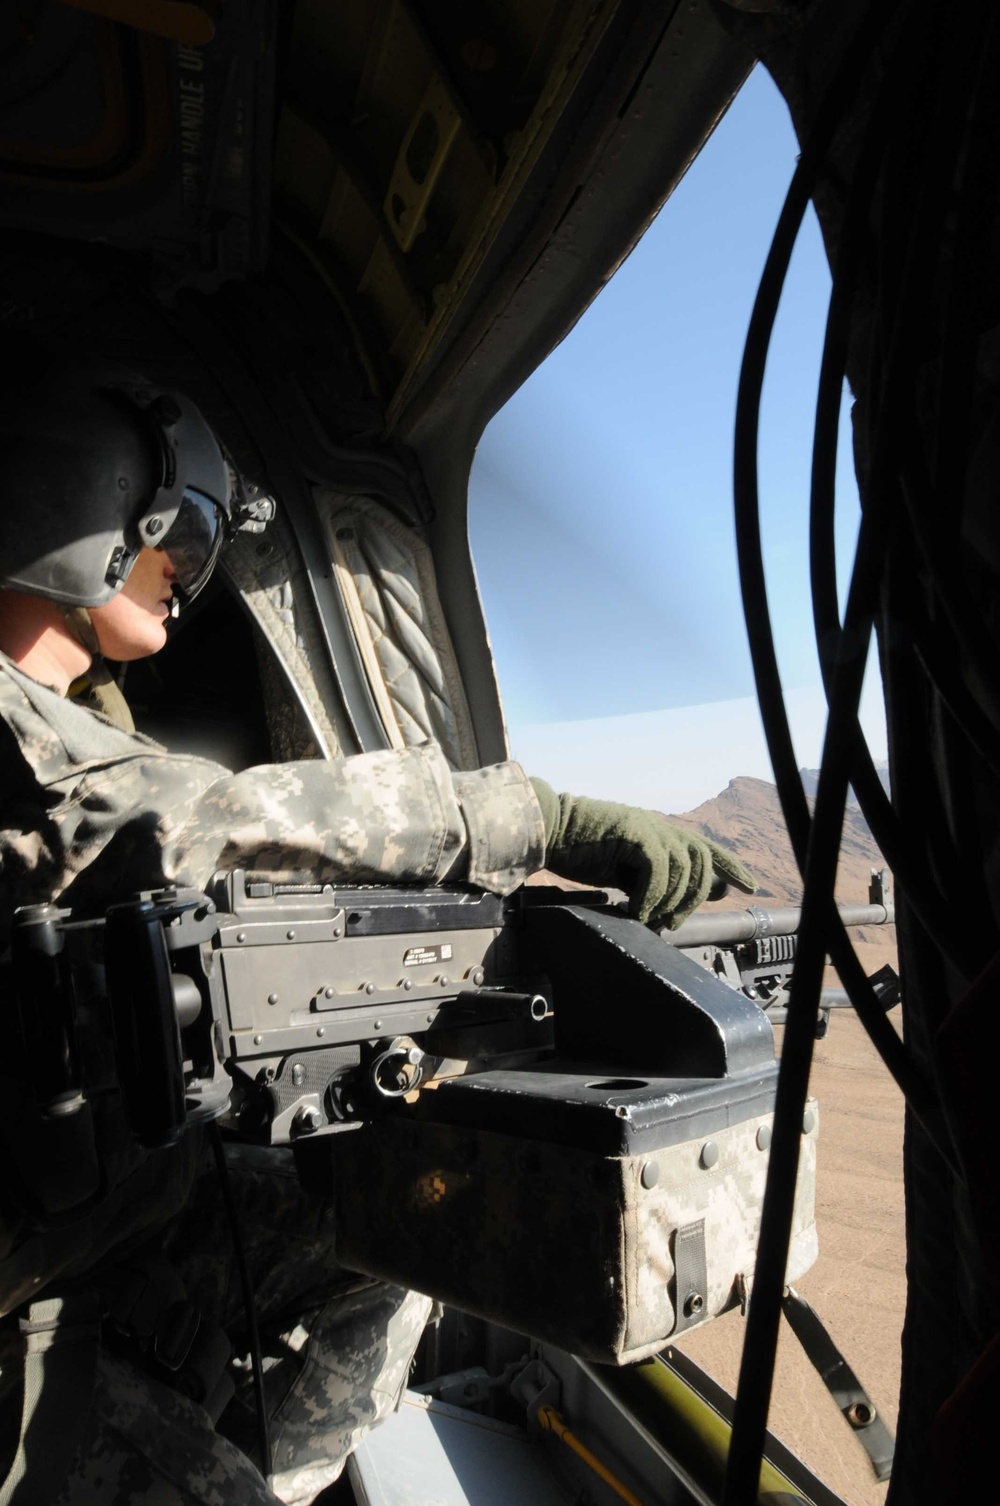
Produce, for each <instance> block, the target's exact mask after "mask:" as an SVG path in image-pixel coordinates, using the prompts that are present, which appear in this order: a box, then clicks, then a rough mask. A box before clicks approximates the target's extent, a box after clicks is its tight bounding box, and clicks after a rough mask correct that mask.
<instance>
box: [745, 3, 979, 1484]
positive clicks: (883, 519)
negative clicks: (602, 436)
mask: <svg viewBox="0 0 1000 1506" xmlns="http://www.w3.org/2000/svg"><path fill="white" fill-rule="evenodd" d="M939 35H940V33H939ZM903 40H904V42H905V43H906V44H908V45H909V46H912V45H914V34H913V32H911V31H907V32H905V33H904V38H903ZM916 40H917V42H919V40H920V34H919V33H917V37H916ZM951 41H952V46H953V50H954V48H955V45H956V44H955V41H954V33H953V34H952V38H951ZM954 72H955V75H957V74H958V73H959V72H960V70H959V69H957V68H956V69H955V71H954ZM838 77H839V75H838ZM950 82H951V83H952V85H953V86H954V76H953V77H952V79H951V80H950ZM966 87H967V80H966ZM952 123H953V120H946V121H945V122H944V123H943V128H942V129H941V130H939V131H938V133H937V134H933V133H932V134H931V141H930V151H929V156H930V159H931V164H932V170H928V167H929V164H926V163H922V164H921V165H920V172H919V176H920V177H923V178H924V181H925V188H924V192H923V193H922V194H921V195H920V196H919V199H918V201H917V209H916V213H915V214H913V215H911V216H910V218H909V223H908V227H907V228H908V231H909V235H908V246H907V255H906V260H905V263H904V272H903V278H902V287H901V290H900V294H899V297H898V303H897V306H896V308H895V309H894V314H895V317H894V318H893V319H892V321H891V323H892V333H891V338H890V340H889V342H888V351H889V359H888V364H887V370H886V374H885V380H884V384H883V387H882V397H883V401H882V403H881V405H880V410H879V413H878V416H877V424H876V426H875V431H874V432H875V443H874V446H873V449H872V454H873V463H872V470H871V477H870V489H869V491H868V494H867V495H866V505H865V511H864V513H863V516H862V523H861V530H860V535H859V542H858V550H857V556H856V561H855V570H854V574H853V577H852V584H851V591H850V595H849V598H848V605H847V612H846V613H845V624H844V631H843V633H842V634H841V635H840V638H839V640H838V651H837V655H836V660H835V663H834V669H833V676H832V684H831V697H830V723H829V726H828V729H827V736H826V741H825V746H824V756H823V763H822V766H821V773H820V785H819V790H818V793H817V801H816V810H815V816H814V820H813V823H812V831H811V840H810V841H809V843H808V851H807V857H806V890H805V895H804V899H803V916H802V929H801V931H800V938H799V948H798V954H797V962H796V971H795V975H794V978H793V984H792V994H793V997H792V1008H791V1009H790V1011H789V1021H788V1029H787V1031H786V1036H785V1043H784V1049H783V1053H782V1066H781V1074H780V1077H779V1084H778V1095H777V1102H776V1107H775V1123H774V1139H773V1141H772V1148H771V1157H770V1165H769V1169H768V1181H767V1195H766V1197H765V1205H764V1211H763V1216H762V1227H761V1235H760V1243H759V1249H758V1260H757V1268H756V1275H755V1282H754V1295H753V1300H752V1301H751V1305H750V1314H749V1319H748V1324H747V1335H746V1343H745V1345H744V1353H743V1360H742V1365H741V1370H740V1382H739V1391H738V1398H737V1409H736V1415H735V1419H734V1432H733V1440H732V1446H731V1449H730V1457H729V1467H728V1470H727V1477H726V1487H725V1493H724V1502H725V1506H744V1503H746V1502H748V1501H751V1500H752V1499H753V1498H754V1495H755V1491H756V1485H757V1474H758V1471H759V1464H760V1457H761V1451H762V1448H763V1441H764V1434H765V1430H766V1421H767V1410H768V1405H769V1399H770V1377H771V1375H772V1373H773V1364H774V1354H775V1347H776V1340H777V1326H778V1320H779V1318H780V1304H781V1293H782V1287H783V1274H784V1264H785V1259H786V1256H787V1246H788V1238H789V1234H790V1228H791V1211H792V1201H793V1197H794V1189H795V1181H796V1174H797V1166H798V1141H799V1125H800V1120H801V1112H802V1107H803V1105H804V1102H805V1096H806V1092H807V1088H808V1073H809V1065H810V1061H811V1055H812V1044H813V1034H814V1024H815V1015H816V1009H817V1007H818V999H819V992H820V987H821V982H822V972H823V965H824V960H825V955H826V949H827V939H828V937H829V936H830V934H831V933H830V924H831V921H830V910H831V907H832V890H833V881H834V878H835V872H836V863H837V856H838V853H839V847H840V837H841V828H842V823H843V811H844V802H845V799H846V793H847V785H848V779H849V773H850V769H849V762H848V759H849V754H850V749H851V732H852V729H853V727H854V726H855V724H856V721H857V709H858V702H859V700H860V694H861V687H862V682H863V675H864V668H865V663H866V660H867V653H868V645H869V641H870V635H871V631H872V626H873V620H874V609H875V604H876V601H877V596H878V588H879V581H880V578H881V571H882V564H883V559H884V553H885V548H886V545H887V541H888V537H889V533H890V530H891V527H892V523H893V521H894V517H895V514H896V512H897V509H898V508H899V506H900V505H901V503H900V498H899V489H898V486H896V485H894V484H893V483H894V469H895V468H894V465H893V447H894V445H895V443H896V442H897V439H898V436H897V434H896V432H895V430H894V428H893V419H894V417H895V416H896V413H897V411H898V408H899V400H898V392H899V391H900V390H901V389H902V388H903V387H904V386H905V383H906V382H907V381H908V380H909V379H910V378H911V376H912V368H913V351H912V350H911V348H910V346H909V344H908V340H909V339H912V336H913V332H914V326H915V324H916V321H915V319H914V318H913V313H914V312H915V311H916V310H915V305H916V294H917V289H918V287H919V286H920V285H921V284H922V285H923V286H926V285H927V283H928V282H929V275H928V270H927V267H926V265H925V264H926V263H927V262H928V260H929V259H931V258H933V256H934V254H935V248H936V245H937V244H938V238H939V236H940V234H941V231H942V228H943V215H944V207H945V200H946V194H945V192H944V189H945V186H946V182H947V173H948V171H949V169H950V168H951V165H952V161H953V155H954V154H953V148H952V144H951V140H950V134H951V133H950V132H949V130H948V129H947V127H948V126H949V125H951V124H952ZM805 160H806V153H805V152H804V153H803V163H805ZM800 166H802V164H800ZM810 169H812V170H814V167H813V163H812V162H810ZM793 187H794V180H793ZM790 201H792V202H793V203H794V195H793V193H792V192H791V191H790V193H789V200H788V201H786V210H788V209H789V202H790ZM788 218H789V216H788V215H786V213H785V212H784V211H783V215H782V221H779V234H776V237H775V245H776V246H777V245H778V244H779V240H780V232H781V231H782V229H783V228H785V226H784V224H783V222H786V221H787V219H788ZM929 231H930V232H931V233H930V234H928V232H929ZM774 249H775V248H774V247H772V251H773V250H774ZM786 265H787V262H786ZM773 266H774V263H773V261H772V259H771V258H769V264H768V268H766V269H765V279H764V280H762V286H761V294H760V295H759V297H758V305H757V306H756V307H755V310H754V319H752V320H751V334H750V337H748V342H747V351H746V355H745V359H744V370H743V373H742V374H741V391H740V406H739V411H738V418H737V435H738V450H737V464H736V467H735V470H736V476H735V480H736V487H737V492H738V494H739V492H740V491H741V489H742V490H743V492H744V496H743V499H742V501H743V505H742V506H740V505H739V498H738V531H739V533H740V535H741V542H742V544H743V546H744V547H743V550H742V552H741V577H742V579H743V581H744V601H745V609H746V612H747V618H748V624H747V625H748V633H749V635H750V636H751V639H754V638H756V639H757V640H758V645H759V643H760V640H761V639H763V648H764V652H763V654H762V655H755V673H758V674H759V683H760V680H763V682H764V684H763V689H764V692H765V695H766V697H767V698H768V699H769V700H771V701H773V700H777V701H778V702H779V703H780V679H779V678H778V676H777V668H776V663H775V662H774V651H773V642H772V641H771V635H770V629H769V625H767V624H766V622H764V623H762V621H761V617H760V616H759V615H757V614H759V612H760V606H761V600H763V602H764V607H765V613H766V596H762V595H760V594H758V588H759V587H760V586H762V585H763V566H762V561H761V560H760V550H759V542H760V541H759V528H758V527H757V526H756V525H757V516H756V514H757V496H756V490H757V488H756V444H755V438H756V412H757V408H758V405H759V393H760V386H761V383H762V372H763V354H764V353H765V352H766V346H767V339H766V335H767V334H768V333H769V324H770V322H772V321H773V312H772V313H771V315H770V320H768V321H766V322H767V328H766V329H764V330H763V331H762V328H761V326H762V324H764V323H765V321H764V320H763V319H762V318H761V312H762V311H761V303H762V302H766V300H764V298H763V295H764V293H765V281H766V280H767V276H768V272H769V271H770V272H773ZM779 287H780V285H779ZM768 292H769V295H770V296H773V292H774V290H773V289H771V290H768ZM774 301H775V303H776V298H775V300H774ZM755 326H756V327H755ZM762 333H763V334H764V335H765V338H764V339H763V340H762V341H761V349H760V351H758V350H757V349H755V341H754V338H753V337H754V336H756V337H757V340H761V334H762ZM755 362H757V364H758V367H759V369H758V370H755V365H754V363H755ZM748 368H749V369H748ZM748 399H749V401H748ZM740 440H742V443H743V446H744V448H743V450H742V451H741V450H740V447H739V441H740ZM748 440H750V441H751V443H750V445H749V450H747V449H746V445H747V441H748ZM741 459H743V460H744V461H745V462H746V463H745V467H744V469H743V471H742V472H741V469H740V464H739V462H740V460H741ZM748 499H749V505H747V503H748ZM754 534H756V536H757V537H756V542H754V539H753V535H754ZM747 546H749V547H747ZM745 563H746V564H749V565H750V567H751V568H750V570H749V572H745V571H744V564H745ZM758 575H759V580H758V579H757V577H758ZM748 596H749V600H748V599H747V598H748ZM752 646H753V645H752ZM761 670H763V671H764V673H763V674H760V671H761ZM763 699H764V698H763V697H762V714H763V713H764V711H765V707H764V705H763ZM775 719H776V724H777V725H776V727H774V726H768V724H767V717H766V716H765V727H766V730H767V732H768V740H769V744H770V743H771V742H772V741H774V742H775V743H776V744H777V745H778V746H779V748H780V751H781V753H782V755H783V762H784V768H783V775H784V776H785V779H786V780H787V783H788V789H787V791H784V792H782V790H781V785H780V784H779V792H780V793H782V794H783V804H784V797H785V795H786V794H787V796H788V801H789V804H790V805H791V806H792V807H794V808H795V809H796V810H797V812H801V806H802V804H803V803H804V797H802V795H801V785H800V784H799V781H798V773H797V770H796V769H795V761H794V754H793V753H792V750H791V739H790V736H789V734H788V727H787V721H786V719H785V716H784V708H783V705H780V704H779V706H778V707H777V709H776V712H775ZM790 753H791V757H790V758H789V757H788V755H789V754H790ZM772 761H775V760H774V752H773V751H772ZM775 762H776V761H775ZM777 772H778V771H777V763H776V773H777ZM793 791H794V793H793ZM789 826H790V828H791V822H789ZM831 952H833V955H834V961H835V962H836V963H837V964H838V965H839V961H840V959H839V956H838V955H837V953H836V952H834V949H833V947H832V945H831ZM855 961H856V959H855ZM845 981H846V980H845ZM897 1064H898V1058H897ZM894 1075H895V1074H894ZM903 1075H904V1077H905V1078H906V1079H908V1080H909V1083H910V1084H911V1085H913V1086H917V1087H918V1088H919V1092H920V1098H921V1099H923V1100H924V1106H925V1108H926V1110H927V1111H929V1112H928V1117H929V1118H930V1120H931V1123H932V1124H934V1123H937V1124H938V1125H939V1126H940V1128H939V1130H938V1136H939V1139H938V1143H939V1148H940V1149H942V1151H944V1146H945V1144H946V1142H945V1141H944V1139H943V1138H942V1137H941V1134H940V1129H941V1128H943V1124H942V1123H941V1121H940V1113H939V1109H938V1106H937V1103H936V1100H935V1099H934V1097H933V1095H932V1094H931V1093H930V1085H929V1084H928V1083H927V1082H926V1081H925V1080H924V1078H923V1077H922V1075H921V1076H917V1074H916V1073H914V1072H913V1071H912V1064H911V1063H909V1062H908V1061H907V1062H906V1066H905V1068H904V1073H903ZM897 1080H898V1079H897ZM917 1111H918V1112H919V1111H920V1106H919V1104H918V1105H917ZM765 1377H766V1381H765Z"/></svg>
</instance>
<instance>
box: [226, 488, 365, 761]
mask: <svg viewBox="0 0 1000 1506" xmlns="http://www.w3.org/2000/svg"><path fill="white" fill-rule="evenodd" d="M221 564H222V567H223V568H224V570H225V571H226V573H227V574H228V575H229V577H230V579H231V580H232V581H233V582H234V584H235V585H236V586H237V587H238V588H239V591H240V593H241V595H242V596H243V599H244V601H245V602H246V604H247V606H248V608H249V610H250V612H251V614H252V616H253V618H254V621H255V622H256V624H257V626H258V628H259V629H260V631H261V633H262V634H263V636H264V638H265V639H266V641H267V643H268V644H269V645H270V647H271V649H272V651H273V654H274V657H275V659H276V661H277V663H278V664H279V665H280V667H281V670H282V671H283V674H284V676H285V678H286V680H287V684H288V689H289V691H290V693H291V694H292V695H293V696H294V698H295V700H296V701H297V702H298V705H299V707H300V709H301V711H302V713H303V715H304V717H305V719H306V721H307V722H308V724H309V728H310V731H311V733H312V737H313V741H314V744H315V748H314V751H315V753H316V754H318V755H319V756H320V757H328V758H334V757H336V755H337V754H338V753H339V752H340V739H339V737H338V736H337V732H336V729H335V728H334V725H333V722H332V721H331V719H330V715H329V712H328V710H327V707H328V706H331V705H335V704H336V700H335V694H334V687H333V685H332V682H331V681H330V672H329V670H328V669H327V667H326V660H325V656H324V650H323V648H322V646H321V643H322V635H321V630H320V627H319V624H318V622H316V620H315V608H314V607H313V605H312V602H311V600H310V597H309V591H308V587H307V584H306V579H305V566H304V564H303V562H302V557H301V555H300V553H299V550H298V546H297V545H296V542H295V538H294V535H293V533H292V531H291V529H290V527H289V526H288V524H287V523H286V522H285V520H284V519H283V518H282V516H281V513H280V512H279V513H278V515H277V517H276V518H274V519H273V521H272V522H271V523H269V524H268V527H267V532H266V533H264V534H247V533H238V534H237V535H236V537H235V538H234V539H233V540H232V542H231V543H230V544H229V546H228V547H227V548H226V549H225V551H224V552H223V554H222V557H221ZM285 756H289V757H290V756H292V755H291V754H290V753H286V755H285ZM295 756H296V757H305V756H307V753H306V751H305V750H299V751H297V752H296V754H295Z"/></svg>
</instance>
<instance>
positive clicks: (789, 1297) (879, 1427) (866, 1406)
mask: <svg viewBox="0 0 1000 1506" xmlns="http://www.w3.org/2000/svg"><path fill="white" fill-rule="evenodd" d="M781 1305H782V1308H783V1310H784V1314H785V1317H786V1318H787V1319H788V1322H789V1325H790V1327H791V1330H792V1332H793V1333H794V1334H795V1337H796V1338H797V1339H798V1341H799V1343H800V1344H801V1345H802V1348H803V1349H804V1350H805V1352H806V1355H807V1356H808V1358H809V1360H810V1362H811V1364H812V1366H813V1368H814V1369H815V1370H816V1372H817V1374H818V1375H819V1377H820V1379H821V1380H822V1382H823V1384H824V1385H825V1386H826V1389H827V1390H828V1391H829V1393H830V1395H831V1396H832V1397H833V1399H834V1401H835V1402H836V1403H837V1406H838V1407H839V1408H840V1410H841V1411H842V1412H843V1414H844V1416H845V1417H846V1419H847V1421H848V1423H849V1425H850V1427H851V1431H852V1432H853V1433H854V1435H855V1437H856V1438H857V1440H858V1442H859V1443H860V1444H861V1446H862V1448H863V1449H864V1450H865V1452H866V1454H867V1455H868V1457H869V1459H870V1460H871V1462H872V1468H873V1469H874V1471H875V1478H876V1479H877V1480H888V1478H889V1476H890V1475H891V1473H892V1456H893V1453H894V1451H895V1447H896V1445H895V1442H894V1440H893V1436H892V1434H891V1433H890V1432H889V1429H888V1428H887V1427H886V1425H885V1423H884V1422H883V1421H882V1419H881V1417H880V1416H879V1415H878V1413H877V1411H876V1410H875V1404H874V1402H873V1401H872V1400H871V1398H870V1397H869V1395H868V1393H867V1392H866V1391H865V1388H864V1386H863V1385H862V1384H861V1382H860V1381H859V1380H858V1378H857V1376H856V1375H855V1374H854V1371H853V1370H852V1369H851V1367H850V1365H849V1364H848V1363H847V1361H846V1360H845V1359H844V1356H843V1355H842V1354H841V1352H840V1350H839V1349H838V1348H837V1346H836V1344H835V1343H834V1342H833V1340H832V1338H831V1337H830V1335H829V1333H828V1332H827V1330H826V1328H825V1327H824V1326H823V1322H822V1319H821V1318H820V1316H819V1314H818V1313H817V1312H816V1310H815V1309H814V1308H812V1307H810V1306H809V1303H808V1302H806V1301H805V1299H804V1298H802V1297H800V1296H799V1294H798V1292H797V1291H796V1290H795V1288H794V1287H791V1286H789V1287H787V1288H786V1289H785V1295H784V1298H783V1299H782V1304H781ZM0 1506H2V1503H0Z"/></svg>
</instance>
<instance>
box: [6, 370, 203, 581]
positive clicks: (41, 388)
mask: <svg viewBox="0 0 1000 1506" xmlns="http://www.w3.org/2000/svg"><path fill="white" fill-rule="evenodd" d="M5 386H6V389H7V391H6V397H5V401H4V403H3V411H2V412H0V586H4V587H7V588H9V589H12V590H17V591H26V592H29V593H30V594H32V595H35V596H44V597H47V598H49V600H51V601H54V602H58V603H59V604H60V605H62V606H67V607H98V606H103V605H104V604H105V603H106V602H109V601H110V600H111V599H112V598H113V597H114V596H115V595H116V594H117V593H118V592H119V591H120V590H121V588H122V586H123V585H124V583H125V581H126V580H127V579H128V576H129V572H130V571H131V569H132V566H133V565H134V564H135V561H136V559H137V558H138V555H139V551H140V549H142V548H143V546H145V545H148V546H150V547H152V548H155V549H161V550H163V552H164V553H165V554H166V555H167V556H168V557H169V559H170V562H171V565H172V566H173V569H174V571H175V573H176V576H177V582H176V586H175V594H176V595H177V596H178V598H179V599H180V601H181V602H184V601H189V600H190V599H191V598H192V597H193V596H195V595H196V594H197V593H198V591H199V590H201V588H202V586H204V584H205V583H206V581H207V580H208V578H209V576H210V575H211V573H212V568H213V566H214V564H215V561H216V558H217V556H218V553H219V549H220V548H221V545H222V542H223V539H224V537H225V534H226V531H227V529H228V527H229V524H230V522H231V518H232V502H231V480H230V472H229V468H228V466H227V464H226V461H225V459H224V458H223V455H222V451H221V450H220V448H219V445H218V442H217V441H216V439H215V436H214V434H213V433H212V431H211V429H210V428H209V426H208V424H207V423H206V422H205V420H204V418H203V417H202V415H201V413H200V412H199V411H198V409H197V408H196V407H195V405H194V403H193V402H191V400H190V399H189V398H188V397H185V396H184V395H183V394H182V393H180V392H175V391H168V390H166V389H164V388H162V387H159V386H157V385H156V384H155V383H152V382H149V381H147V380H145V379H144V378H143V377H141V376H139V375H136V374H135V373H133V372H130V371H128V370H126V369H123V368H121V367H116V366H113V365H110V364H107V363H103V362H100V361H95V360H88V359H79V358H73V359H67V358H66V357H65V356H64V355H60V354H59V353H58V352H56V351H53V350H51V349H48V348H41V347H34V348H29V349H28V350H26V351H23V352H21V351H19V352H18V353H17V360H16V364H15V365H14V367H13V368H12V367H11V366H10V365H8V369H7V382H6V383H5Z"/></svg>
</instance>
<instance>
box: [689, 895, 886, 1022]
mask: <svg viewBox="0 0 1000 1506" xmlns="http://www.w3.org/2000/svg"><path fill="white" fill-rule="evenodd" d="M838 910H839V913H840V918H841V920H842V921H843V923H844V925H845V926H884V925H892V924H894V922H895V919H896V911H895V907H894V904H893V897H892V875H891V873H890V872H889V870H888V868H881V869H878V868H873V869H872V871H871V881H870V883H869V886H868V903H867V905H840V906H838ZM801 914H802V912H801V910H798V909H791V908H789V909H781V910H761V909H759V908H758V907H757V906H756V905H752V906H750V908H749V909H746V910H734V911H723V912H722V913H719V912H714V913H713V912H712V911H710V910H700V911H699V912H698V913H697V914H696V915H692V916H691V918H690V919H689V920H686V921H685V922H684V924H683V925H682V926H680V927H678V929H677V930H676V931H665V932H664V933H663V936H664V939H665V940H667V941H670V942H672V943H673V945H674V946H678V947H680V948H681V950H682V951H684V952H685V953H686V955H687V956H689V957H690V958H692V960H693V961H695V962H698V963H700V964H701V966H702V967H705V968H708V969H709V970H710V971H711V972H714V973H716V974H717V975H718V976H719V977H720V978H725V979H726V981H727V982H729V983H731V984H732V985H733V986H734V988H740V989H742V990H743V992H744V993H745V994H746V996H747V998H748V999H753V1000H754V1001H755V1002H756V1003H758V1004H759V1005H760V1007H761V1009H763V1010H765V1011H766V1013H767V1017H768V1019H769V1020H770V1021H771V1022H772V1024H781V1023H783V1022H784V1020H785V1018H786V1017H787V1006H788V985H789V982H790V981H791V976H792V969H793V968H794V966H795V951H796V947H797V945H798V934H797V933H798V929H799V919H800V916H801ZM869 982H870V983H871V985H872V987H873V988H874V990H875V994H876V997H877V998H878V1000H879V1002H880V1003H881V1004H882V1006H883V1008H884V1009H886V1010H889V1009H892V1008H893V1006H894V1005H896V1004H898V1003H899V977H898V975H897V973H896V971H895V969H894V968H893V967H892V966H891V965H890V964H888V963H886V964H885V966H884V967H881V968H879V970H878V972H876V973H873V974H872V976H871V978H870V979H869ZM850 1007H851V1003H850V1000H849V999H848V997H847V994H846V993H845V992H844V991H843V989H837V988H827V989H824V990H823V993H822V996H821V999H820V1012H819V1018H818V1020H817V1023H816V1036H817V1039H820V1040H821V1039H822V1038H823V1036H824V1035H825V1034H826V1032H827V1027H828V1025H829V1021H830V1011H831V1009H849V1008H850Z"/></svg>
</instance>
